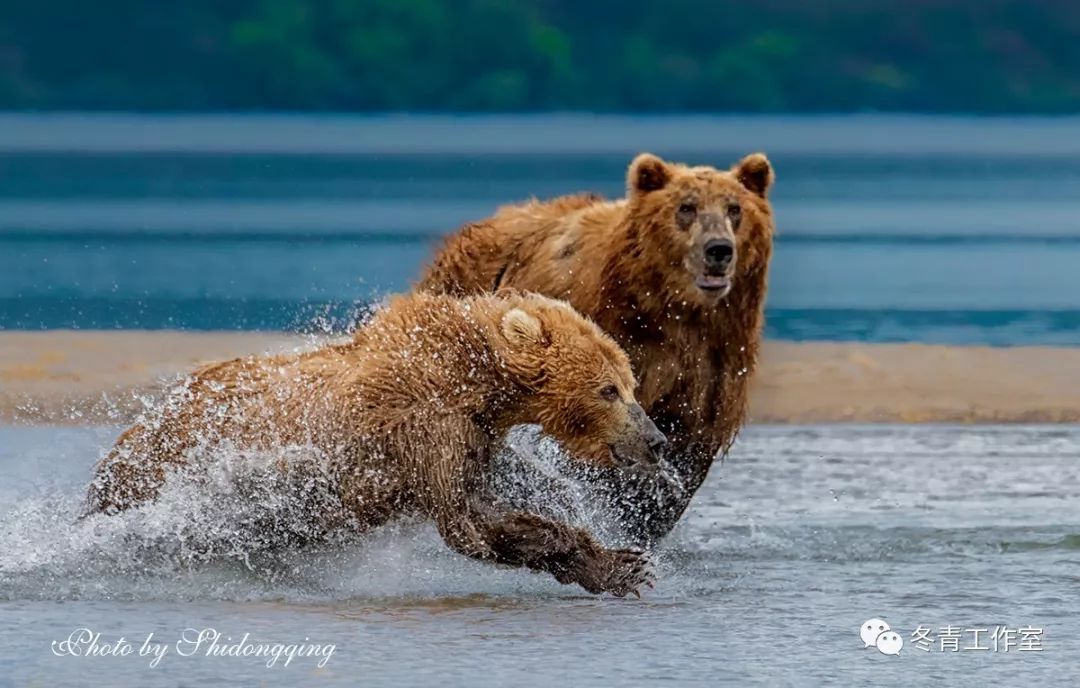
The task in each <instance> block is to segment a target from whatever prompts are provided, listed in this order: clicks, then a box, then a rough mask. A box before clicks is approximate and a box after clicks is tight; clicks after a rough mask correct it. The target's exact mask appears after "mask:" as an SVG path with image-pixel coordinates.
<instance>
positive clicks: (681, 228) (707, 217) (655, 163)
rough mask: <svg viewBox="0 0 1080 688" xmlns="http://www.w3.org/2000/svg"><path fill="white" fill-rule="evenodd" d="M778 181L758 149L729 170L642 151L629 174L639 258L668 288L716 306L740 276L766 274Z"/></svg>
mask: <svg viewBox="0 0 1080 688" xmlns="http://www.w3.org/2000/svg"><path fill="white" fill-rule="evenodd" d="M772 183H773V170H772V166H771V165H770V164H769V160H768V158H766V157H765V156H764V155H763V154H761V153H754V154H752V155H748V156H746V157H745V158H743V159H742V160H741V161H739V162H738V163H736V164H735V165H734V166H733V167H732V168H731V169H730V170H717V169H715V168H713V167H707V166H702V167H687V166H685V165H680V164H676V163H670V162H666V161H664V160H661V159H660V158H658V157H656V156H655V155H652V154H650V153H642V154H641V155H639V156H637V157H636V158H634V160H633V162H632V163H630V168H629V170H628V173H627V204H628V212H629V217H630V220H631V223H630V229H631V232H632V233H633V242H634V244H636V246H635V248H638V251H637V254H638V255H639V259H640V260H646V261H654V262H655V268H656V270H655V271H654V272H655V274H657V275H662V279H663V284H662V285H660V286H661V288H662V289H663V290H664V293H665V294H669V295H670V294H677V295H678V296H679V297H680V300H681V301H684V302H687V303H690V304H693V305H696V306H702V307H709V306H714V305H716V304H717V303H718V302H719V301H720V300H721V299H723V298H724V297H726V296H727V295H728V294H729V293H731V291H732V289H737V288H738V285H739V283H740V280H746V279H747V278H748V277H750V276H753V275H755V274H764V270H765V269H766V268H767V267H768V261H769V257H770V255H771V253H772V235H773V220H772V208H771V207H770V205H769V202H768V200H767V196H768V192H769V188H770V187H771V186H772Z"/></svg>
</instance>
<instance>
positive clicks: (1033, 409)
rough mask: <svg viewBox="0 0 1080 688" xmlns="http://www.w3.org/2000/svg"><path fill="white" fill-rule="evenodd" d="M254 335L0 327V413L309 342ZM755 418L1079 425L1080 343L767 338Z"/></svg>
mask: <svg viewBox="0 0 1080 688" xmlns="http://www.w3.org/2000/svg"><path fill="white" fill-rule="evenodd" d="M310 344H311V340H310V339H308V338H305V337H302V336H298V335H289V334H282V333H253V332H169V331H154V332H141V331H115V332H113V331H100V332H99V331H46V332H0V422H4V423H79V424H103V423H124V422H127V421H129V420H130V419H131V417H132V416H133V415H134V414H135V413H137V412H138V411H139V410H140V409H142V408H144V407H145V405H146V404H147V403H153V400H154V399H155V398H156V395H157V394H159V393H160V391H161V389H162V386H163V384H165V383H167V382H168V381H169V380H171V379H173V378H175V376H177V375H178V374H180V373H183V372H185V371H188V370H190V369H192V368H193V367H195V366H196V365H198V364H199V363H201V362H207V361H214V360H220V359H225V358H230V357H233V356H238V355H241V354H248V353H261V352H276V351H284V350H290V349H294V348H296V347H304V346H310ZM751 416H752V419H753V421H754V422H766V423H815V422H816V423H820V422H860V423H869V422H903V423H919V422H960V423H972V422H1032V423H1034V422H1080V348H1076V349H1055V348H1042V347H1017V348H1009V349H994V348H986V347H952V346H929V345H922V344H862V343H793V342H768V343H767V344H766V345H765V350H764V355H763V358H762V365H761V368H760V370H759V373H758V376H757V379H756V384H755V389H754V393H753V396H752V403H751Z"/></svg>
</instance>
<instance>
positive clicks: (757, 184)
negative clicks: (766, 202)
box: [731, 153, 774, 198]
mask: <svg viewBox="0 0 1080 688" xmlns="http://www.w3.org/2000/svg"><path fill="white" fill-rule="evenodd" d="M731 173H732V174H734V175H735V178H736V179H738V180H739V183H740V184H742V185H743V186H745V187H746V188H747V189H749V190H750V191H752V192H753V193H755V194H757V195H758V196H761V197H762V198H765V196H766V195H767V194H768V193H769V187H771V186H772V183H773V178H774V175H773V169H772V165H770V164H769V159H768V158H766V157H765V154H764V153H751V154H750V155H748V156H746V157H745V158H743V159H742V160H740V161H739V162H738V164H737V165H735V167H732V168H731Z"/></svg>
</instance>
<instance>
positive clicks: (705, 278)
mask: <svg viewBox="0 0 1080 688" xmlns="http://www.w3.org/2000/svg"><path fill="white" fill-rule="evenodd" d="M694 284H696V285H697V287H698V289H701V290H703V291H707V292H723V293H724V294H726V293H727V292H728V291H730V290H731V278H730V277H728V276H727V275H709V274H702V275H699V276H698V278H697V279H696V280H695V281H694Z"/></svg>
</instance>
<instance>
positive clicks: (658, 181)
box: [626, 153, 671, 196]
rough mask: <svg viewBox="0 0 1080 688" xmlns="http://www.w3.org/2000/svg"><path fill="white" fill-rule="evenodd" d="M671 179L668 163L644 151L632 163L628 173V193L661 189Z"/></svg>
mask: <svg viewBox="0 0 1080 688" xmlns="http://www.w3.org/2000/svg"><path fill="white" fill-rule="evenodd" d="M669 181H671V169H670V168H668V166H667V163H666V162H664V161H663V160H661V159H660V158H658V157H656V156H655V155H653V154H652V153H642V154H641V155H639V156H637V157H636V158H634V161H633V162H631V163H630V169H629V171H627V173H626V190H627V193H628V195H631V196H632V195H634V194H635V193H649V192H650V191H659V190H660V189H662V188H664V187H665V186H667V183H668V182H669Z"/></svg>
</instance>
